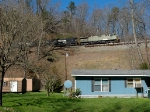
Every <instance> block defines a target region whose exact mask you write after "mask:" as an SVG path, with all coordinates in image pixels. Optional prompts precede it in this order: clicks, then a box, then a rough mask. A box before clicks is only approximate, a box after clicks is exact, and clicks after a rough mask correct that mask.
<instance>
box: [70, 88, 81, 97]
mask: <svg viewBox="0 0 150 112" xmlns="http://www.w3.org/2000/svg"><path fill="white" fill-rule="evenodd" d="M81 94H82V92H81V90H80V89H79V88H77V89H76V91H74V92H72V93H71V94H70V97H71V98H79V95H81Z"/></svg>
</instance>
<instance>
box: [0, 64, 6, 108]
mask: <svg viewBox="0 0 150 112" xmlns="http://www.w3.org/2000/svg"><path fill="white" fill-rule="evenodd" d="M1 68H2V74H1V75H2V77H1V85H0V106H2V90H3V81H4V75H5V69H4V68H5V67H4V66H1Z"/></svg>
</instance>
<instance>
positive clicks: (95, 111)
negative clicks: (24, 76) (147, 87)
mask: <svg viewBox="0 0 150 112" xmlns="http://www.w3.org/2000/svg"><path fill="white" fill-rule="evenodd" d="M0 112H150V99H149V98H116V97H114V98H86V99H84V98H78V99H70V98H67V97H63V94H62V93H54V94H51V95H50V96H49V97H47V96H46V93H45V92H33V93H31V92H29V93H25V94H14V93H7V94H3V107H0Z"/></svg>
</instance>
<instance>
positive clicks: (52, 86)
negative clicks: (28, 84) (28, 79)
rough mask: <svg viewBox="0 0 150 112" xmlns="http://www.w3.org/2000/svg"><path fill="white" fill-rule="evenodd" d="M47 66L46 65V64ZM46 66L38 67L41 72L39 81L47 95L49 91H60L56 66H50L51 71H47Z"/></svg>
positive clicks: (59, 80)
mask: <svg viewBox="0 0 150 112" xmlns="http://www.w3.org/2000/svg"><path fill="white" fill-rule="evenodd" d="M46 67H48V66H46ZM46 67H40V69H41V70H40V73H41V74H42V75H41V76H40V78H41V83H42V85H43V86H44V88H45V90H46V92H47V96H49V94H50V92H51V93H52V94H53V92H54V91H57V92H58V91H60V90H61V89H62V88H60V87H61V79H60V77H59V72H58V71H59V70H58V69H57V67H56V66H53V67H52V68H51V71H48V70H47V69H46Z"/></svg>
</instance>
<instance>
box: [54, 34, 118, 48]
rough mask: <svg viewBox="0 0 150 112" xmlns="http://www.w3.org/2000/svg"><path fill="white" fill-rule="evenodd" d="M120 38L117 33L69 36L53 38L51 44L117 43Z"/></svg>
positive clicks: (59, 45) (62, 45)
mask: <svg viewBox="0 0 150 112" xmlns="http://www.w3.org/2000/svg"><path fill="white" fill-rule="evenodd" d="M119 42H120V39H119V38H118V36H117V35H114V34H113V35H111V34H109V35H102V36H90V37H80V38H76V37H71V38H65V39H55V40H54V41H53V45H54V46H56V47H65V46H76V45H92V44H108V43H119Z"/></svg>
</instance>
